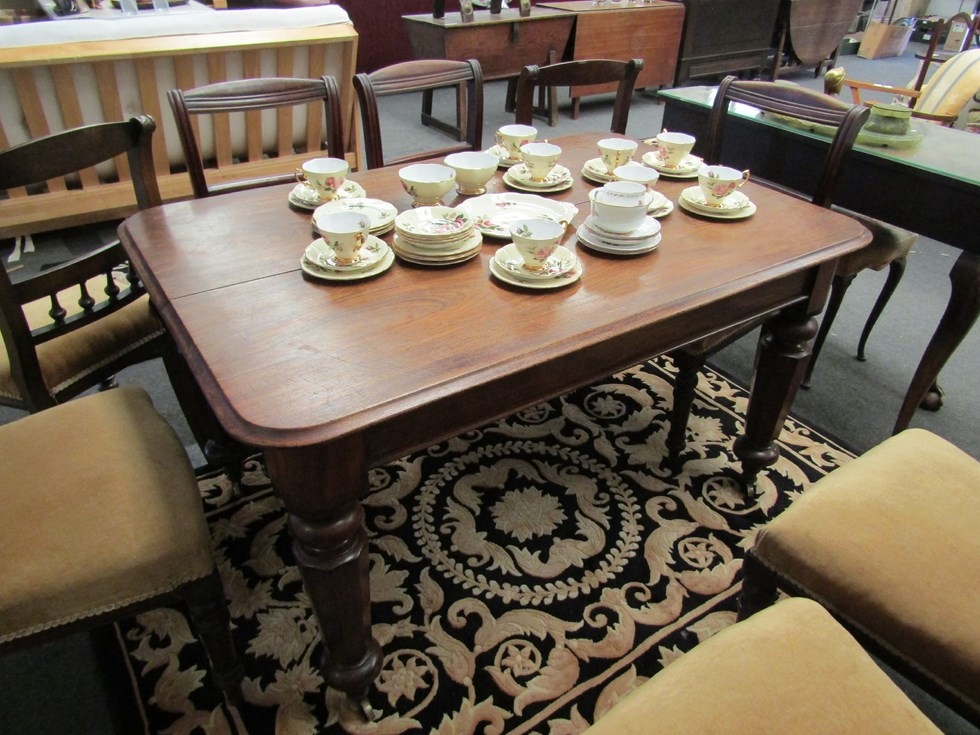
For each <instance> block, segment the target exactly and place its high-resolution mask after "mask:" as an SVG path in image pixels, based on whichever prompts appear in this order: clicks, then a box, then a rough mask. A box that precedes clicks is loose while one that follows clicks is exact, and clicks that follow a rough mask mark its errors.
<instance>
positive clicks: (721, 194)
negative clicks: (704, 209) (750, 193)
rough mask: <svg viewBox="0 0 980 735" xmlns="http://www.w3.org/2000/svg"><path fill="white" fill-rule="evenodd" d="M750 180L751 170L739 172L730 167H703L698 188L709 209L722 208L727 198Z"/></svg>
mask: <svg viewBox="0 0 980 735" xmlns="http://www.w3.org/2000/svg"><path fill="white" fill-rule="evenodd" d="M748 180H749V170H748V169H746V170H744V171H739V170H738V169H737V168H731V167H729V166H701V167H700V168H699V169H698V186H700V187H701V193H702V194H704V201H705V203H706V204H707V205H708V206H709V207H721V206H723V204H724V201H725V197H727V196H729V195H730V194H731V193H732V192H734V191H735V190H736V189H737V188H738V187H740V186H741V185H742V184H744V183H745V182H746V181H748Z"/></svg>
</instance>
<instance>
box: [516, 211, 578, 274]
mask: <svg viewBox="0 0 980 735" xmlns="http://www.w3.org/2000/svg"><path fill="white" fill-rule="evenodd" d="M564 234H565V225H563V224H561V223H560V222H555V221H554V220H550V219H544V218H543V217H532V218H528V219H519V220H515V221H514V222H511V225H510V236H511V239H512V240H513V241H514V245H515V246H516V247H517V251H518V252H519V253H520V254H521V257H522V258H523V259H524V268H525V269H527V270H529V271H532V272H534V271H542V270H544V269H545V267H546V266H547V263H548V258H550V257H551V256H552V255H554V253H555V250H557V249H558V245H559V243H560V242H561V238H562V236H563V235H564Z"/></svg>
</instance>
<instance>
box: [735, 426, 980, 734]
mask: <svg viewBox="0 0 980 735" xmlns="http://www.w3.org/2000/svg"><path fill="white" fill-rule="evenodd" d="M978 529H980V462H977V461H976V460H974V459H973V458H972V457H970V456H969V455H967V454H965V453H964V452H962V451H960V450H959V449H957V448H956V447H955V446H953V445H952V444H950V443H949V442H947V441H945V440H944V439H941V438H939V437H937V436H935V435H933V434H931V433H929V432H927V431H924V430H922V429H910V430H906V431H904V432H902V433H901V434H898V435H897V436H894V437H892V438H890V439H888V440H886V441H885V442H883V443H882V444H881V445H879V446H878V447H876V448H874V449H871V450H870V451H869V452H867V453H866V454H864V455H863V456H862V457H860V458H858V459H855V460H853V461H851V462H849V463H848V464H846V465H844V466H843V467H841V468H839V469H837V470H835V471H834V472H832V473H831V474H829V475H828V476H827V477H825V478H823V479H822V480H820V481H819V482H818V483H816V484H815V485H814V486H813V487H811V488H810V489H809V490H807V491H806V492H805V493H804V495H803V497H802V498H800V499H799V500H797V501H796V502H795V503H794V504H793V505H792V506H791V507H790V508H789V509H788V510H787V511H785V512H784V513H782V514H781V515H779V516H778V517H776V518H775V519H774V520H773V521H772V522H770V523H769V524H768V525H767V526H766V527H765V528H764V529H762V531H761V532H760V533H759V536H758V539H757V540H756V545H755V547H754V548H753V549H752V550H751V551H750V552H749V554H748V556H747V559H746V566H745V583H744V587H743V593H742V596H741V598H740V608H741V610H742V611H743V614H750V613H751V612H752V611H754V610H756V609H758V608H759V607H760V606H762V605H765V604H766V603H767V602H768V601H770V600H772V599H773V597H774V595H775V593H776V589H777V588H782V589H785V590H788V591H790V592H794V593H798V594H804V595H806V596H808V597H813V598H814V599H816V600H818V601H820V602H821V603H822V604H824V605H825V606H826V607H827V608H828V609H829V610H830V611H831V612H833V613H834V615H835V616H837V617H838V618H840V619H841V620H843V621H844V622H845V623H846V624H847V625H848V626H849V627H852V628H853V630H855V631H858V632H859V633H860V634H862V635H863V636H866V640H867V642H868V643H870V644H872V645H874V646H875V648H876V649H878V650H879V652H880V653H881V655H882V656H883V657H884V658H885V660H887V661H888V662H889V663H891V664H893V665H894V666H896V667H897V668H898V669H899V670H901V671H903V672H904V673H907V674H908V675H909V676H910V678H914V679H915V680H917V681H918V682H919V683H920V685H923V686H925V687H927V688H930V689H931V690H933V691H934V693H935V694H936V695H937V696H938V697H940V698H941V699H943V700H944V701H946V702H947V703H948V704H949V705H950V706H951V707H953V708H954V709H955V710H957V711H958V712H959V713H960V714H962V715H963V716H964V717H967V718H969V719H971V720H973V721H974V722H980V584H978V581H977V580H978V570H980V542H978Z"/></svg>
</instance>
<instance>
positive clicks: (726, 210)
mask: <svg viewBox="0 0 980 735" xmlns="http://www.w3.org/2000/svg"><path fill="white" fill-rule="evenodd" d="M681 198H682V199H684V200H685V201H686V202H687V203H688V204H690V205H691V206H692V207H694V208H695V209H703V210H704V211H705V212H707V213H708V214H717V213H723V214H732V213H734V212H737V211H738V210H740V209H745V208H746V207H747V206H749V205H750V204H751V203H752V202H751V201H750V200H749V198H748V197H747V196H745V194H743V193H742V192H740V191H733V192H732V193H731V194H729V195H728V196H727V197H725V198H724V199H722V201H721V204H708V201H707V199H705V197H704V192H703V191H701V187H700V186H691V187H688V188H687V189H685V190H684V191H682V192H681Z"/></svg>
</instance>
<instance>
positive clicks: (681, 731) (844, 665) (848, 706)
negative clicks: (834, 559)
mask: <svg viewBox="0 0 980 735" xmlns="http://www.w3.org/2000/svg"><path fill="white" fill-rule="evenodd" d="M705 627H707V626H705ZM707 635H710V637H707ZM674 651H675V655H672V656H671V657H670V659H669V660H668V662H667V663H666V664H665V665H664V667H663V668H662V669H661V670H660V671H659V672H657V674H655V675H654V676H653V677H651V678H649V679H647V680H645V681H642V680H640V681H641V683H639V684H638V685H637V686H636V688H635V689H633V690H632V691H629V692H628V693H625V695H624V694H623V693H622V692H620V693H617V695H616V696H611V697H608V698H607V699H608V700H609V701H608V702H601V703H600V704H599V706H598V707H597V708H596V710H597V711H596V714H598V715H599V716H598V718H597V719H596V721H595V722H594V723H593V724H592V726H591V727H590V728H589V729H588V730H585V731H584V733H583V735H647V734H649V735H654V734H655V733H670V734H671V735H701V734H702V733H708V732H711V733H721V732H723V733H725V735H758V734H759V733H779V735H814V734H815V733H837V732H850V733H888V735H939V734H940V732H941V730H939V728H937V727H936V726H935V725H934V724H933V723H932V722H931V721H930V720H929V718H928V717H926V715H925V714H924V713H923V712H922V711H920V710H919V709H918V708H917V707H916V706H915V703H914V702H913V701H912V700H911V699H910V698H909V697H908V695H906V694H905V692H903V691H902V690H901V689H900V688H899V686H898V684H896V683H895V682H894V681H892V680H891V679H890V678H889V676H888V674H886V673H885V672H884V671H883V670H882V669H881V667H880V666H878V664H877V663H875V661H874V659H873V658H871V656H869V655H868V654H867V652H866V651H864V650H863V649H862V648H861V645H860V644H859V643H858V641H856V640H855V639H854V636H853V635H851V634H850V633H848V631H847V630H846V629H844V627H843V626H841V625H840V623H838V622H837V621H835V620H834V619H833V617H832V616H831V615H830V613H828V612H827V611H826V610H825V609H823V608H822V607H821V606H820V605H819V604H817V603H816V602H813V601H812V600H807V599H804V598H799V597H795V598H788V599H785V600H780V601H779V602H777V603H776V604H775V605H773V606H772V607H770V608H768V609H766V610H763V611H761V612H759V613H758V614H756V615H753V616H752V617H751V618H749V619H747V620H743V621H740V622H737V623H734V624H732V625H729V626H727V627H724V628H722V629H721V630H719V631H718V632H716V633H707V634H705V636H704V639H703V640H701V641H700V642H697V643H696V645H694V647H693V648H691V649H690V650H688V651H686V652H683V653H681V654H680V655H676V653H677V652H676V649H674ZM706 692H711V695H710V696H705V693H706ZM607 707H608V709H606V708H607ZM603 710H605V711H603Z"/></svg>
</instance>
